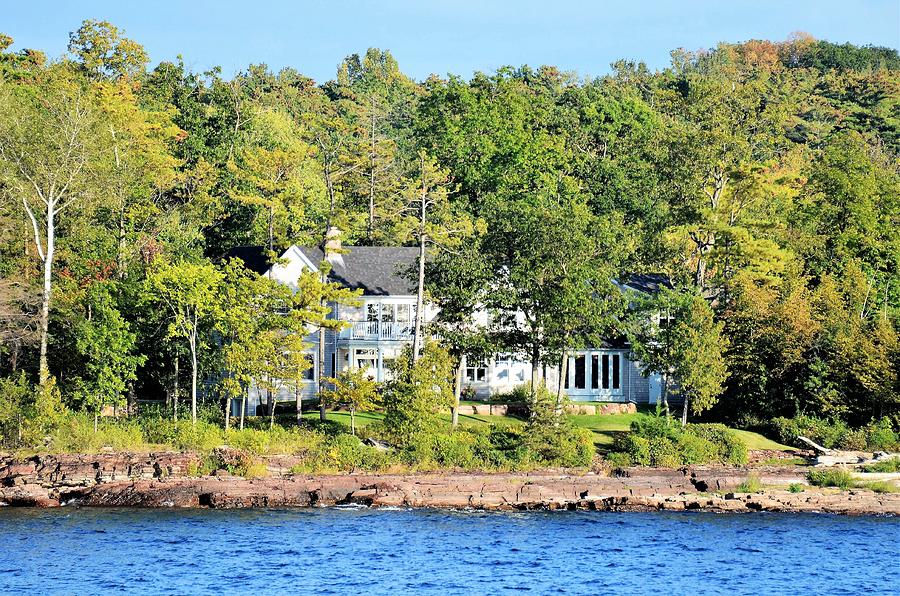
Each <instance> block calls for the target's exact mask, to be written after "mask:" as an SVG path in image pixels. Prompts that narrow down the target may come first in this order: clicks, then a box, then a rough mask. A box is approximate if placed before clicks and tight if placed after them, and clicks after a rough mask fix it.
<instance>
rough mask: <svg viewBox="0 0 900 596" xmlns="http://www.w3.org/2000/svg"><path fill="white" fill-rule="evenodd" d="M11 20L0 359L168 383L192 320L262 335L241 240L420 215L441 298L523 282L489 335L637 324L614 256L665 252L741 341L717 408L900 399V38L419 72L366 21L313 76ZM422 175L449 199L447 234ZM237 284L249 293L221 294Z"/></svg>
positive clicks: (545, 335) (517, 340)
mask: <svg viewBox="0 0 900 596" xmlns="http://www.w3.org/2000/svg"><path fill="white" fill-rule="evenodd" d="M12 41H13V40H12V39H11V38H10V37H8V36H2V35H0V195H2V202H0V334H2V344H0V352H2V363H0V372H2V374H12V373H15V372H16V371H19V370H25V371H27V373H28V374H29V375H33V377H34V379H36V380H37V379H38V378H39V377H40V380H41V381H42V382H45V381H46V380H47V379H48V378H51V377H52V378H54V379H55V381H56V383H57V384H58V385H59V386H60V387H62V388H63V389H64V391H63V393H64V395H66V396H67V400H69V401H70V405H74V406H79V405H84V407H88V408H90V407H95V404H94V401H96V400H98V399H100V400H102V401H105V402H115V401H116V400H124V399H125V396H126V395H132V396H134V395H136V396H138V397H154V396H161V395H163V394H164V393H165V392H166V391H167V390H168V389H167V388H168V387H169V386H170V385H171V384H172V383H173V382H174V383H177V382H178V378H173V375H176V374H182V375H185V374H188V375H189V374H190V368H189V367H187V365H186V364H185V363H187V362H188V361H189V360H190V358H191V354H190V353H189V351H188V346H189V345H190V346H191V350H193V349H194V347H197V350H196V353H195V354H194V356H195V358H196V359H198V360H199V362H198V365H197V366H198V367H199V370H200V371H201V377H202V371H212V370H217V369H221V368H222V367H228V366H229V362H232V363H234V362H242V361H249V360H250V359H251V357H250V356H248V354H249V352H240V351H235V350H236V348H237V347H240V346H243V348H242V349H247V350H250V349H251V348H250V347H248V345H247V344H246V342H245V343H244V344H241V342H240V341H239V339H240V338H242V337H243V336H244V335H246V334H248V333H259V332H260V331H259V330H258V329H257V328H256V327H254V325H255V323H253V324H251V322H250V321H247V320H244V319H242V318H241V317H240V316H238V315H236V314H235V312H234V311H233V309H232V310H231V311H230V310H229V304H232V306H233V304H236V303H237V302H235V301H238V299H239V297H240V296H241V295H242V294H241V292H240V291H238V290H235V289H234V288H235V287H236V286H234V284H237V283H238V282H240V283H245V284H246V283H251V282H250V281H247V280H246V279H245V277H246V276H245V275H244V274H243V273H242V272H240V271H237V270H236V269H235V268H234V267H233V266H232V265H229V263H228V261H227V259H226V256H227V255H228V254H229V251H230V250H232V249H234V248H235V247H239V246H244V245H262V246H266V247H268V248H269V250H270V251H272V253H273V254H274V253H279V251H280V250H282V249H284V248H285V247H287V246H289V245H290V244H292V243H296V244H301V245H312V244H321V243H322V242H323V240H324V237H325V233H326V230H327V229H328V228H329V227H330V226H336V227H338V228H339V229H340V230H341V231H342V233H343V240H344V243H345V244H354V243H356V244H378V245H394V244H399V243H404V244H406V243H409V244H417V243H419V242H420V241H422V235H423V234H426V233H427V235H428V238H429V250H430V251H431V252H432V261H433V269H434V270H433V271H431V270H430V271H429V277H428V289H429V292H430V293H431V295H432V297H433V299H434V300H436V301H437V302H438V303H441V304H443V305H444V306H445V307H446V310H447V312H448V313H449V315H456V316H460V317H462V316H464V315H465V312H466V307H467V305H471V304H473V303H474V302H478V303H481V304H488V305H490V306H491V307H496V308H497V309H498V310H502V308H503V307H504V306H505V307H509V306H511V305H516V306H517V307H520V308H523V309H524V310H525V311H527V312H526V314H527V315H528V317H529V319H528V321H529V324H528V326H527V327H526V328H523V329H519V330H516V331H515V332H510V331H509V330H508V329H506V330H505V331H504V332H503V333H498V334H496V336H494V337H491V338H486V339H485V341H486V342H495V343H494V344H492V345H498V344H497V343H496V342H499V344H500V345H502V347H504V348H505V349H507V350H511V351H515V352H517V353H518V354H520V355H521V356H522V357H523V358H525V359H527V360H530V359H537V360H539V361H541V362H545V363H551V364H552V363H556V362H558V356H559V354H560V352H561V351H564V350H566V349H573V348H577V347H580V346H581V345H585V344H587V343H589V342H590V341H591V340H592V338H596V337H597V336H599V335H602V334H609V333H610V332H618V333H622V334H628V333H632V331H630V330H629V329H627V328H626V327H628V323H627V320H626V319H627V316H626V314H625V313H624V312H623V308H622V305H621V304H617V303H615V300H614V299H613V296H614V295H615V289H614V288H612V287H611V286H610V284H609V283H608V281H609V280H610V279H612V278H614V277H617V276H621V275H624V274H627V273H636V272H637V273H641V272H643V273H651V272H652V273H665V274H667V275H668V276H669V277H670V278H671V279H672V280H673V283H674V286H675V288H676V292H680V293H682V294H685V295H687V294H690V295H691V296H701V297H702V298H703V299H704V300H701V301H700V302H699V303H697V302H696V301H695V300H687V301H684V300H682V301H681V302H679V301H678V300H677V299H675V298H672V300H673V303H672V304H673V306H672V308H683V309H684V311H683V312H684V313H685V316H686V317H687V316H690V317H696V318H691V320H697V321H703V323H702V326H703V329H701V330H699V331H696V332H697V333H712V334H714V335H716V337H717V339H716V341H712V342H707V344H708V345H710V346H712V348H711V349H715V350H718V351H719V352H720V353H721V356H722V358H721V361H722V362H723V363H724V366H722V367H713V368H714V373H715V374H716V375H717V376H718V377H719V379H718V382H710V379H703V378H702V375H703V372H704V371H703V370H690V369H689V368H688V369H685V371H686V372H685V373H684V374H685V375H686V377H685V378H694V377H696V378H697V381H696V395H695V398H696V402H695V403H697V404H698V405H697V407H696V411H697V412H699V411H701V410H703V409H707V408H709V407H712V414H713V415H714V416H717V417H719V418H721V419H728V420H732V421H741V420H742V421H745V422H746V421H752V420H753V419H759V418H770V417H773V416H779V415H787V416H793V415H795V414H797V413H809V414H815V415H820V416H824V417H833V418H841V419H844V420H846V421H849V422H851V423H854V424H862V423H865V422H868V421H869V420H871V419H872V418H879V417H881V416H884V415H896V414H897V413H898V412H900V342H898V335H897V333H898V320H900V319H898V316H900V267H898V265H900V168H898V166H900V162H898V156H900V56H898V53H897V51H896V50H894V49H891V48H883V47H856V46H853V45H850V44H843V45H839V44H834V43H831V42H828V41H823V40H816V39H813V38H812V37H810V36H808V35H803V34H798V35H794V36H792V37H791V38H790V39H789V40H787V41H784V42H771V41H765V40H753V41H748V42H744V43H721V44H719V45H718V46H717V47H716V48H713V49H710V50H704V51H698V52H687V51H683V50H676V51H674V52H672V61H671V66H669V67H668V68H665V69H663V70H661V71H658V72H653V71H650V70H649V69H648V68H647V67H646V66H645V65H644V64H642V63H639V62H631V61H625V60H622V61H619V62H616V63H614V64H613V65H612V69H611V74H609V75H607V76H603V77H599V78H595V79H590V80H583V79H580V78H579V77H578V76H577V75H575V74H573V73H567V72H560V71H559V70H557V69H556V68H554V67H552V66H542V67H540V68H537V69H535V68H530V67H528V66H522V67H518V68H517V67H504V68H501V69H498V70H497V71H496V72H493V73H477V74H475V75H474V76H473V77H472V78H471V79H470V80H465V79H463V78H460V77H457V76H452V75H451V76H447V77H437V76H432V77H431V78H429V79H428V80H425V81H415V80H412V79H411V78H409V77H407V76H406V75H404V74H403V72H402V70H401V67H400V65H398V63H397V61H396V60H395V59H394V58H393V57H392V56H391V54H390V52H389V51H386V50H380V49H375V48H372V49H369V50H368V51H367V52H366V53H365V55H362V56H361V55H357V54H353V55H351V56H348V57H347V58H346V59H344V60H343V62H341V64H340V66H339V67H338V69H337V73H336V77H335V79H334V80H331V81H328V82H325V83H321V84H320V83H317V82H316V81H313V80H311V79H310V78H308V77H305V76H304V75H303V74H302V73H300V72H299V71H297V70H294V69H291V68H286V69H283V70H281V71H280V72H277V73H275V72H272V71H271V70H270V69H269V68H268V67H267V66H266V65H264V64H259V65H250V66H249V67H248V68H247V69H246V70H244V71H242V72H240V73H238V74H236V75H235V76H233V77H231V78H227V77H225V76H223V74H222V72H221V70H219V69H213V70H211V71H208V72H202V73H198V72H192V71H191V70H190V69H189V68H188V67H187V66H185V64H184V62H181V61H179V62H175V63H172V62H163V63H160V64H157V65H150V64H149V60H148V57H147V54H146V52H145V51H144V49H143V48H142V47H141V45H140V44H139V43H138V42H136V41H133V40H130V39H128V38H127V37H126V36H125V35H124V32H122V31H121V30H119V29H117V28H116V27H115V26H113V25H111V24H109V23H105V22H96V21H86V22H85V23H84V24H83V25H82V26H81V27H80V28H79V29H78V30H77V31H76V32H74V33H72V35H71V37H70V44H69V53H68V54H67V55H66V57H64V58H63V59H61V60H58V61H50V60H47V59H46V58H45V56H44V55H43V54H42V53H41V52H40V51H37V50H22V51H18V52H14V51H11V50H10V49H9V48H10V46H11V45H12ZM426 186H427V187H428V188H427V192H428V194H429V196H431V197H433V202H434V204H435V205H439V207H440V208H439V209H437V208H436V209H435V211H433V212H429V215H428V222H427V225H428V227H427V232H426V231H424V230H426V228H425V227H419V222H420V220H422V221H424V219H425V217H424V216H423V215H422V214H421V213H417V212H416V205H417V200H418V199H417V197H418V194H417V193H419V192H420V191H421V189H422V188H423V187H426ZM423 192H425V191H423ZM420 216H421V217H420ZM461 222H462V223H463V224H465V225H460V223H461ZM51 224H52V225H51ZM423 226H424V224H423ZM460 230H462V231H464V232H465V233H464V234H463V235H462V236H460V235H457V236H454V234H456V233H457V232H458V231H460ZM164 267H169V268H171V270H166V271H163V270H162V269H163V268H164ZM170 274H171V275H170ZM179 275H180V276H181V277H178V276H179ZM460 279H464V280H466V281H467V282H469V285H467V284H466V283H462V282H460ZM497 280H499V282H498V281H497ZM489 281H490V283H489ZM309 283H310V284H313V281H312V280H309ZM167 284H168V285H167ZM179 284H180V285H179ZM229 284H232V285H229ZM472 284H476V285H472ZM478 284H480V285H478ZM223 287H227V288H231V289H230V290H227V291H226V290H222V289H221V288H223ZM310 287H312V286H310ZM173 288H174V289H173ZM487 288H490V291H487ZM319 290H321V288H320V289H319ZM310 291H313V290H310ZM166 292H169V294H166ZM172 292H176V293H177V292H180V293H179V294H178V297H179V300H181V301H180V302H178V304H177V305H173V302H172V301H171V300H170V301H166V296H169V295H170V294H171V295H174V294H172ZM245 294H246V292H245ZM246 295H250V294H246ZM216 296H224V297H225V298H228V299H233V301H232V302H231V303H228V301H227V300H225V298H223V302H222V304H219V305H218V306H216V308H212V307H211V306H210V307H209V308H207V309H204V308H203V307H204V305H206V306H209V305H210V304H211V300H212V297H216ZM586 296H588V297H591V298H593V299H591V300H586V299H585V297H586ZM679 304H681V305H682V306H680V307H679V306H678V305H679ZM301 306H302V307H304V308H307V310H309V309H311V308H312V306H311V305H310V304H307V305H305V306H303V305H301ZM170 307H171V308H170ZM704 308H706V309H710V310H711V315H710V317H711V318H709V319H708V320H707V318H705V315H704V312H705V311H703V309H704ZM179 309H180V310H179ZM304 312H307V311H304ZM307 314H308V316H307V317H306V319H303V322H308V321H309V320H310V317H313V318H315V317H314V316H313V315H312V314H309V313H307ZM320 314H321V313H320ZM449 315H448V316H449ZM316 316H318V315H316ZM179 317H180V318H179ZM191 317H193V318H191ZM186 320H187V321H189V322H191V324H192V325H193V326H191V325H186V324H185V323H184V321H186ZM686 320H687V319H686ZM44 321H46V327H45V325H44ZM175 321H181V326H180V327H179V326H177V325H176V324H175ZM457 322H458V321H457ZM446 323H447V326H448V328H449V327H451V326H452V323H453V321H452V320H449V321H448V322H446ZM698 325H700V323H698ZM45 328H46V333H44V329H45ZM698 329H699V328H698ZM704 330H705V331H704ZM191 334H194V335H193V336H192V335H191ZM451 336H452V334H451V335H448V337H451ZM185 337H186V338H188V339H191V338H192V337H193V339H194V340H196V346H194V344H190V343H189V342H188V343H185V342H183V341H181V340H180V339H179V338H185ZM214 337H215V338H218V339H216V340H214V339H213V338H214ZM223 337H224V338H226V340H227V339H228V338H232V339H233V340H234V342H233V346H234V348H233V350H232V352H229V351H228V350H227V349H225V348H224V347H223V345H224V346H225V347H227V346H228V345H230V344H228V342H227V341H226V342H225V344H223V343H222V341H221V338H223ZM635 338H636V341H637V336H635ZM468 339H469V340H471V338H468ZM689 339H690V338H687V339H685V341H687V340H689ZM469 343H470V344H472V345H474V344H475V343H477V342H474V341H470V342H469ZM707 344H697V343H696V342H695V344H694V345H707ZM482 348H483V346H482ZM467 349H469V348H467ZM472 349H474V348H472ZM685 353H690V351H688V352H685ZM42 355H43V357H42ZM695 355H696V354H695ZM707 356H708V354H707ZM177 359H181V362H182V369H181V373H178V368H174V369H173V361H174V362H177ZM42 360H43V361H44V362H45V364H42ZM699 361H703V358H698V362H699ZM695 368H696V367H695ZM707 368H708V367H707ZM710 370H712V369H710ZM238 372H239V371H237V370H235V375H237V374H238ZM245 372H246V371H245ZM188 378H189V377H184V378H183V379H182V380H181V381H182V382H183V383H189V382H190V381H188V380H187V379H188ZM232 378H237V377H232ZM686 383H687V381H686ZM98 396H99V397H98Z"/></svg>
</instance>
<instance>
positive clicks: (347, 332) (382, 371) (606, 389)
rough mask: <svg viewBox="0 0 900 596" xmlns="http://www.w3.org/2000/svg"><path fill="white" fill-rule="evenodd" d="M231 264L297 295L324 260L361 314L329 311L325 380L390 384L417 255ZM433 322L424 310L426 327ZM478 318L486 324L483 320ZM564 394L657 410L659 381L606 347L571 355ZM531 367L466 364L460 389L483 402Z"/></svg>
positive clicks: (371, 251) (430, 310)
mask: <svg viewBox="0 0 900 596" xmlns="http://www.w3.org/2000/svg"><path fill="white" fill-rule="evenodd" d="M231 256H235V257H238V258H241V259H242V260H243V261H244V263H245V264H246V265H247V267H248V268H250V269H252V270H254V271H256V272H257V273H259V274H261V275H266V276H270V277H271V278H272V279H275V280H278V281H280V282H282V283H284V284H287V285H289V286H293V287H295V288H296V281H297V278H298V277H299V275H300V273H301V272H302V271H304V270H310V271H318V270H319V269H318V267H319V264H320V263H322V261H323V260H326V259H327V260H328V261H329V262H330V264H331V271H330V272H329V274H328V279H329V281H332V282H336V283H340V284H342V285H343V286H345V287H347V288H350V289H354V290H360V291H361V292H362V295H361V297H360V305H359V306H344V305H339V304H333V305H331V306H332V312H331V315H330V317H332V318H335V319H339V320H343V321H346V322H347V323H348V325H347V326H346V327H345V328H344V329H343V330H341V331H340V332H338V333H333V332H326V337H325V375H326V376H334V374H335V372H337V371H341V370H345V369H347V368H364V369H366V370H368V371H369V374H370V375H371V377H372V378H374V379H376V380H378V381H384V380H386V379H388V378H389V375H390V365H391V362H392V360H394V359H395V358H397V357H398V356H399V355H400V353H401V351H402V349H403V347H404V346H406V345H407V344H410V343H411V342H412V338H413V327H414V318H415V305H416V296H415V283H414V282H413V281H412V280H411V276H410V275H409V274H408V272H409V271H411V270H412V269H413V268H414V266H415V264H416V259H417V257H418V248H415V247H382V246H344V247H340V243H339V241H337V240H336V239H332V240H330V241H329V246H328V247H327V248H326V250H324V251H323V250H322V249H321V248H318V247H300V246H291V247H290V248H288V249H287V250H286V251H285V252H284V253H283V254H282V255H281V259H280V261H281V263H276V264H275V265H273V266H271V267H269V266H268V265H267V264H266V260H265V258H264V257H263V251H262V250H261V249H260V248H257V247H242V248H238V249H235V250H234V251H232V253H231ZM617 283H618V285H619V287H620V288H622V289H623V291H634V292H652V291H654V290H655V289H656V288H658V286H659V284H660V283H663V282H662V278H661V277H659V276H647V275H644V276H633V277H631V278H629V279H628V280H626V281H624V282H617ZM436 314H437V310H436V309H435V308H434V307H431V306H427V307H426V312H425V320H426V322H427V321H430V320H432V319H433V318H434V316H435V315H436ZM482 318H484V317H482ZM318 341H319V338H318V332H314V333H312V334H310V336H309V337H308V342H309V344H310V348H309V352H308V354H309V359H310V362H311V363H312V364H313V366H312V367H311V368H310V369H309V370H308V371H307V377H306V380H305V381H304V384H303V387H300V388H299V391H300V393H301V395H302V396H303V397H304V398H313V397H315V394H316V391H317V387H318V373H319V363H318V357H319V356H318ZM567 368H568V371H567V372H568V374H567V375H566V376H567V378H566V379H565V380H564V384H563V386H564V389H565V392H566V394H567V395H568V396H569V398H570V399H572V400H573V401H606V402H634V403H656V400H657V399H658V397H659V393H660V384H659V379H658V376H656V375H651V376H650V377H649V378H647V377H644V376H643V375H641V372H640V367H639V365H638V363H636V362H634V361H633V360H632V359H631V351H630V349H629V346H628V344H627V342H625V341H624V340H621V339H610V340H609V341H604V342H602V344H601V345H599V346H596V347H594V348H590V349H585V350H576V351H574V352H573V353H572V354H571V355H570V356H569V364H568V367H567ZM530 375H531V365H530V363H529V362H527V361H524V360H521V359H518V358H516V357H515V356H513V355H511V354H502V353H501V354H495V355H493V356H492V357H491V358H488V359H487V360H486V361H483V362H473V361H471V360H470V361H469V362H468V363H467V367H466V370H465V383H466V385H467V386H468V387H471V389H472V390H474V393H475V395H476V396H477V397H479V398H483V399H486V398H488V397H490V396H491V395H494V394H497V393H506V392H509V391H511V390H512V389H513V388H515V387H516V386H518V385H521V384H522V383H524V382H526V381H528V380H530ZM545 379H546V381H547V383H548V385H549V386H550V387H551V388H555V387H557V386H558V385H557V384H558V382H559V372H558V370H554V369H548V370H546V374H545ZM262 393H263V392H261V391H257V390H256V389H255V388H251V389H250V392H249V403H248V411H249V412H254V411H255V410H256V407H257V406H258V405H259V404H264V403H266V396H265V395H263V394H262ZM277 399H278V400H279V401H293V400H294V399H295V388H294V387H289V386H287V385H286V386H285V387H283V388H282V389H281V391H280V392H279V395H278V396H277Z"/></svg>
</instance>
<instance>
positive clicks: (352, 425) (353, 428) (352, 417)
mask: <svg viewBox="0 0 900 596" xmlns="http://www.w3.org/2000/svg"><path fill="white" fill-rule="evenodd" d="M350 434H351V435H353V436H354V437H355V436H356V412H355V411H354V409H353V408H350Z"/></svg>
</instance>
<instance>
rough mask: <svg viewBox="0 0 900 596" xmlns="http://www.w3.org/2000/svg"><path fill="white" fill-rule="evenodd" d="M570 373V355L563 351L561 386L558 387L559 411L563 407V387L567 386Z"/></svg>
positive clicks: (557, 404) (557, 403)
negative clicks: (567, 377)
mask: <svg viewBox="0 0 900 596" xmlns="http://www.w3.org/2000/svg"><path fill="white" fill-rule="evenodd" d="M568 374H569V355H568V354H566V353H565V352H563V355H562V356H561V357H560V360H559V384H558V385H559V386H558V387H557V388H556V411H557V412H559V410H560V408H561V407H562V395H563V387H564V386H565V384H566V383H565V381H566V376H567V375H568Z"/></svg>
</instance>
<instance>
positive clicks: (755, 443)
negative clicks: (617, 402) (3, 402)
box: [303, 409, 791, 451]
mask: <svg viewBox="0 0 900 596" xmlns="http://www.w3.org/2000/svg"><path fill="white" fill-rule="evenodd" d="M648 416H650V411H649V410H646V409H644V410H640V411H638V412H637V413H636V414H608V415H597V414H595V415H572V416H569V419H570V420H571V421H572V423H573V424H575V426H579V427H581V428H586V429H588V430H590V431H591V432H592V433H593V435H594V444H595V445H596V446H597V448H598V449H599V450H600V451H608V450H609V449H610V448H611V447H612V444H613V439H614V438H615V436H616V435H617V434H619V433H623V432H627V431H628V430H629V429H630V428H631V423H632V422H634V421H635V420H639V419H641V418H646V417H648ZM441 417H442V418H444V419H445V420H446V421H447V422H450V414H445V415H442V416H441ZM303 418H304V419H307V420H318V418H319V411H318V410H310V411H307V412H304V413H303ZM383 418H384V414H382V413H381V412H359V413H357V414H356V426H357V427H358V428H362V427H364V426H366V425H368V424H371V423H372V422H375V421H378V420H382V419H383ZM328 419H329V420H334V421H336V422H340V423H341V424H343V425H345V426H346V427H347V428H350V413H349V412H328ZM459 423H460V424H462V425H473V426H474V425H482V424H497V425H509V426H516V425H521V424H524V421H523V420H522V419H521V418H515V417H513V416H477V415H468V414H466V415H463V414H460V416H459ZM734 432H736V433H737V434H738V435H739V436H740V437H741V439H743V440H744V442H745V443H747V448H748V449H773V450H778V451H787V450H789V449H791V447H788V446H786V445H781V444H779V443H776V442H775V441H772V440H770V439H767V438H766V437H764V436H762V435H761V434H758V433H755V432H751V431H747V430H736V429H735V430H734Z"/></svg>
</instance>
